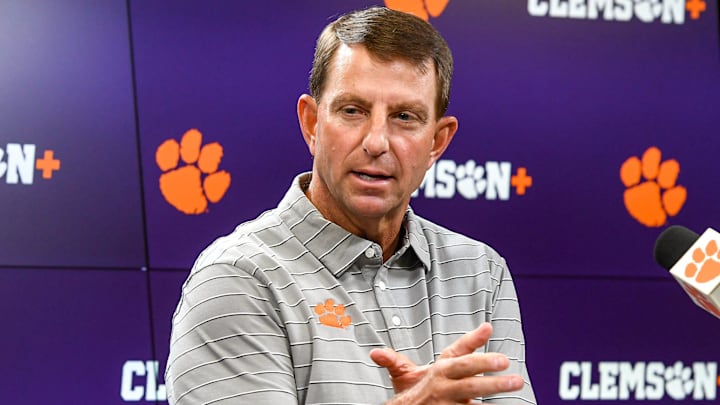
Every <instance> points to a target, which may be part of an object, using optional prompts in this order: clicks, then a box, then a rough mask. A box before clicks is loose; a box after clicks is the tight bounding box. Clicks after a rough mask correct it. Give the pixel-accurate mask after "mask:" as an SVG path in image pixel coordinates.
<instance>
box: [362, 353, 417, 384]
mask: <svg viewBox="0 0 720 405" xmlns="http://www.w3.org/2000/svg"><path fill="white" fill-rule="evenodd" d="M370 358H371V359H372V361H374V362H375V363H376V364H377V365H378V366H380V367H385V368H386V369H387V370H388V372H389V373H390V377H392V378H397V377H400V376H402V375H404V374H407V373H409V372H410V371H412V370H414V369H415V368H416V366H415V363H413V362H412V361H411V360H410V359H409V358H407V356H405V355H403V354H400V353H398V352H396V351H395V350H392V349H373V350H371V351H370Z"/></svg>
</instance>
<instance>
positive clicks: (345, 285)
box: [165, 175, 535, 405]
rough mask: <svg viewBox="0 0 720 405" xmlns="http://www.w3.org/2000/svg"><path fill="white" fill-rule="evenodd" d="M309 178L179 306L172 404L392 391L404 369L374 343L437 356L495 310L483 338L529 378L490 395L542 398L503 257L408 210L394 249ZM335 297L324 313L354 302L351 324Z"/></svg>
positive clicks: (350, 397) (340, 398)
mask: <svg viewBox="0 0 720 405" xmlns="http://www.w3.org/2000/svg"><path fill="white" fill-rule="evenodd" d="M305 176H306V175H305ZM300 182H304V183H307V182H308V179H307V177H304V178H303V177H302V176H301V177H299V178H296V179H295V181H294V183H293V186H292V187H291V188H290V190H289V191H288V193H287V194H286V196H285V198H284V199H283V200H282V201H281V203H280V204H279V205H278V207H277V208H276V209H274V210H271V211H268V212H266V213H264V214H262V215H261V216H259V217H258V218H256V219H255V220H252V221H249V222H246V223H244V224H242V225H240V226H238V227H237V228H236V230H235V231H234V232H233V233H231V234H230V235H227V236H224V237H221V238H219V239H218V240H216V241H215V242H214V243H213V244H212V245H211V246H209V247H208V248H207V249H206V250H205V251H204V252H203V253H202V254H201V255H200V256H199V257H198V259H197V261H196V263H195V265H194V266H193V269H192V271H191V272H190V275H189V276H188V279H187V281H186V282H185V284H184V285H183V290H182V297H181V300H180V302H179V304H178V307H177V309H176V311H175V313H174V315H173V330H172V336H171V347H170V357H169V359H168V363H167V370H166V375H165V380H166V384H167V389H168V397H169V401H170V403H171V404H183V405H185V404H188V405H189V404H200V403H213V404H234V403H253V402H257V403H271V402H276V403H282V404H292V403H300V404H304V403H307V404H321V403H333V404H342V403H373V404H380V403H383V402H385V401H386V400H387V399H389V398H390V397H391V396H392V395H393V390H392V383H391V382H390V379H389V376H388V374H387V371H386V370H385V369H383V368H381V367H379V366H377V365H376V364H374V363H373V362H372V360H370V357H369V352H370V350H372V349H373V348H380V347H392V348H394V349H395V350H397V351H399V352H401V353H403V354H405V355H406V356H408V357H409V358H410V359H411V360H413V361H414V362H415V363H416V364H430V363H432V362H434V361H435V359H436V358H437V356H439V355H440V353H441V352H442V350H443V349H444V348H446V347H447V346H448V345H450V344H451V343H452V342H454V341H455V340H457V339H458V338H459V337H460V336H462V335H463V334H464V333H466V332H468V331H470V330H472V329H474V328H476V327H477V326H478V325H479V324H480V323H481V322H483V321H487V322H491V323H492V324H493V327H494V334H493V337H492V339H491V340H490V341H489V342H488V343H487V345H486V347H483V348H481V349H480V350H482V351H488V352H490V351H492V352H502V353H504V354H506V355H507V356H508V358H509V359H510V362H511V367H510V369H509V370H508V372H513V373H518V374H521V375H522V376H523V377H524V379H525V381H526V384H525V389H523V390H522V391H519V392H516V393H507V394H502V395H497V396H493V397H492V398H485V399H486V400H492V402H493V403H495V404H516V403H528V404H533V403H535V399H534V396H533V392H532V387H531V385H530V380H529V378H528V376H527V371H526V367H525V355H524V351H525V342H524V337H523V333H522V326H521V320H520V313H519V306H518V301H517V298H516V294H515V289H514V286H513V282H512V278H511V277H510V274H509V273H508V271H507V267H506V265H505V261H504V260H503V258H502V257H500V256H499V255H498V254H497V253H496V252H495V251H494V250H492V249H491V248H489V247H488V246H486V245H484V244H482V243H480V242H477V241H474V240H471V239H469V238H467V237H465V236H462V235H459V234H457V233H454V232H451V231H449V230H447V229H444V228H442V227H440V226H438V225H435V224H432V223H431V222H429V221H427V220H424V219H422V218H420V217H418V216H416V215H415V214H414V213H413V212H412V210H408V213H407V216H406V221H405V233H404V235H405V236H404V238H403V241H402V243H401V247H400V249H398V251H397V252H396V253H395V255H394V256H393V257H392V258H390V259H389V260H388V261H387V262H386V263H383V262H382V252H381V250H380V247H379V246H378V245H377V244H375V243H373V242H371V241H368V240H365V239H362V238H359V237H357V236H355V235H352V234H350V233H348V232H347V231H345V230H344V229H342V228H340V227H339V226H337V225H336V224H333V223H331V222H328V221H326V220H325V219H324V218H323V217H322V216H321V215H320V213H319V212H318V211H317V210H316V209H315V207H314V206H313V205H312V204H311V203H310V202H309V200H307V198H306V197H305V195H304V193H303V191H302V190H301V189H300V186H299V184H300ZM368 256H369V257H368ZM327 300H332V303H333V304H334V305H335V306H331V308H330V310H331V312H329V313H324V314H323V315H329V316H333V317H335V318H337V319H340V318H342V317H344V316H349V317H350V319H351V322H350V324H349V325H348V326H347V327H344V328H340V327H332V326H327V325H326V324H324V323H322V322H321V321H320V317H319V315H318V313H316V306H318V305H324V304H325V303H326V302H327ZM339 304H341V305H342V306H343V307H342V308H339V307H337V305H339ZM333 311H334V312H333Z"/></svg>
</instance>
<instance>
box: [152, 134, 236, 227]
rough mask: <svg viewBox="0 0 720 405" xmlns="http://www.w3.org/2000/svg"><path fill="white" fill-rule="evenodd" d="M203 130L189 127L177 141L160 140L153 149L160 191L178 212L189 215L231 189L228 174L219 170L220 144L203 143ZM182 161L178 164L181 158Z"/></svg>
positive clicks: (199, 210) (220, 158)
mask: <svg viewBox="0 0 720 405" xmlns="http://www.w3.org/2000/svg"><path fill="white" fill-rule="evenodd" d="M202 137H203V135H202V133H201V132H200V131H198V130H197V129H190V130H188V131H187V132H185V134H184V135H183V136H182V139H181V140H180V143H178V142H177V141H176V140H175V139H168V140H166V141H165V142H163V143H162V144H161V145H160V146H159V147H158V148H157V151H156V152H155V162H156V163H157V165H158V167H159V168H160V170H162V171H163V174H162V175H161V176H160V192H162V195H163V197H165V200H166V201H167V202H168V203H169V204H170V205H172V206H173V207H175V208H176V209H177V210H178V211H180V212H182V213H184V214H188V215H198V214H203V213H205V212H207V211H208V202H212V203H216V202H218V201H220V200H221V199H222V198H223V196H224V195H225V192H226V191H227V190H228V188H230V180H231V177H230V173H228V172H226V171H225V170H220V171H218V168H219V166H220V161H221V160H222V157H223V147H222V145H220V144H219V143H217V142H212V143H209V144H206V145H205V146H202V147H201V145H202ZM181 159H182V161H183V162H184V163H185V165H184V166H182V167H178V166H179V163H180V160H181Z"/></svg>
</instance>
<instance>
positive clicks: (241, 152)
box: [0, 0, 720, 404]
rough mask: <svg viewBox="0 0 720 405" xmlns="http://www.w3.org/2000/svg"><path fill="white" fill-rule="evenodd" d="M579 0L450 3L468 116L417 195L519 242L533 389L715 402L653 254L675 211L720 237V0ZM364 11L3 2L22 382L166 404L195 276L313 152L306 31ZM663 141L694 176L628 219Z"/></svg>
mask: <svg viewBox="0 0 720 405" xmlns="http://www.w3.org/2000/svg"><path fill="white" fill-rule="evenodd" d="M423 1H425V0H423ZM427 1H429V0H427ZM697 1H700V0H696V1H693V0H689V1H688V2H687V3H688V4H691V3H692V4H696V3H697ZM418 2H421V1H420V0H418ZM406 3H411V1H408V2H406ZM551 3H552V4H551ZM572 3H573V4H575V5H576V6H574V7H573V8H570V7H569V6H570V3H569V2H567V1H564V0H560V1H558V2H555V1H553V2H550V1H548V0H518V1H512V2H511V1H507V0H485V1H473V0H452V1H450V2H449V4H448V6H447V7H446V9H445V10H444V12H443V13H442V14H441V15H439V16H437V17H431V18H430V22H431V23H432V24H433V25H434V26H435V27H437V28H438V29H439V30H440V31H441V32H442V33H443V35H444V36H445V37H446V39H447V41H448V43H449V44H450V47H451V48H452V49H453V52H454V57H455V64H456V71H455V79H454V84H453V89H452V93H453V94H452V97H451V105H450V111H449V113H451V114H453V115H456V116H457V117H458V118H459V120H460V130H459V132H458V134H457V136H456V138H455V140H454V141H453V144H452V145H451V146H450V148H449V149H448V151H447V152H446V154H445V155H444V156H443V158H442V161H441V162H440V163H438V165H436V167H434V168H433V169H431V171H430V173H429V175H428V177H426V182H425V183H424V185H423V186H422V187H421V189H420V190H419V192H418V196H417V197H416V198H415V199H414V200H413V201H412V205H413V207H414V209H415V210H416V211H417V212H418V213H419V214H421V215H423V216H425V217H428V218H430V219H432V220H434V221H437V222H439V223H441V224H443V225H445V226H447V227H449V228H452V229H455V230H457V231H460V232H463V233H466V234H468V235H470V236H472V237H475V238H477V239H480V240H483V241H486V242H487V243H489V244H490V245H492V246H493V247H494V248H496V249H497V250H498V251H500V253H501V254H502V255H504V256H505V257H506V258H507V260H508V263H509V265H510V268H511V270H512V272H513V275H514V276H515V279H516V282H517V288H518V293H519V296H520V303H521V308H522V310H523V317H524V323H525V332H526V337H527V357H528V367H529V371H530V374H531V378H532V379H533V384H534V386H535V389H536V393H537V396H538V399H539V402H540V403H541V404H555V403H578V402H589V403H593V402H598V401H601V400H602V402H606V401H610V400H612V401H615V400H620V401H624V402H635V401H643V402H645V401H651V403H653V404H671V403H672V404H675V403H678V402H677V401H678V400H682V401H683V402H682V403H691V402H695V401H697V402H704V401H715V400H716V398H717V397H718V396H717V384H718V380H717V377H718V376H717V374H718V372H717V363H718V362H719V361H720V352H718V350H717V349H716V348H715V346H716V342H715V340H716V339H714V338H711V336H717V335H718V334H719V333H720V322H718V321H717V320H716V319H715V318H713V317H712V316H710V315H708V314H706V313H705V312H703V311H702V310H701V309H699V308H697V307H695V306H694V305H693V304H692V302H691V301H690V300H689V299H688V297H687V296H686V295H685V293H684V292H683V291H682V290H681V289H680V287H679V286H677V285H676V284H675V282H674V281H673V280H672V279H671V277H670V276H669V275H668V274H666V273H665V272H664V270H662V269H660V268H659V266H657V265H656V264H655V263H654V262H653V260H652V246H653V243H654V240H655V238H656V237H657V236H658V234H659V233H660V232H661V231H662V230H663V229H664V228H665V227H666V226H667V225H671V224H682V225H685V226H688V227H690V228H691V229H693V230H695V231H698V232H700V231H702V230H704V229H705V228H706V227H708V226H710V227H713V228H716V229H718V228H720V210H718V209H717V208H718V207H720V192H718V191H717V190H716V187H715V185H716V184H717V181H715V180H714V178H715V177H716V175H715V172H716V170H715V169H717V158H716V155H717V153H718V151H720V140H718V139H720V138H718V134H719V132H718V131H719V130H720V114H718V110H719V109H720V44H719V40H718V38H719V35H718V33H719V27H718V5H717V3H716V2H710V1H705V4H706V10H705V11H704V12H702V13H700V14H699V18H697V19H693V18H692V14H691V12H690V11H688V10H686V9H685V6H686V3H685V1H683V0H657V1H656V2H655V3H653V2H651V1H650V0H636V1H635V2H634V3H632V2H629V1H627V2H626V1H620V0H616V1H614V2H611V3H613V5H614V6H613V7H612V8H610V9H607V10H601V11H600V12H599V13H595V11H596V10H595V9H594V8H593V6H591V5H590V4H594V3H592V2H589V1H578V2H572ZM626 3H628V4H630V3H632V4H631V7H630V8H627V7H625V6H623V5H624V4H626ZM371 4H383V1H362V0H352V1H350V0H344V1H330V0H315V1H305V2H301V1H276V2H259V3H256V4H253V3H250V2H236V1H226V2H212V4H210V3H208V2H202V1H174V2H167V1H152V0H151V1H122V0H103V1H89V0H88V1H76V2H72V4H70V3H67V2H63V3H62V4H59V3H58V2H54V1H49V0H35V1H20V0H9V1H8V0H6V1H4V2H3V4H2V6H0V150H2V152H1V154H0V207H2V209H3V212H4V213H5V220H4V222H3V224H4V226H2V228H1V229H2V230H3V231H2V232H0V286H2V287H0V288H2V294H0V297H2V300H3V302H2V304H4V305H3V308H6V312H5V314H6V316H5V319H6V320H9V322H7V321H6V322H5V328H6V331H8V333H6V334H5V338H4V339H3V341H2V343H3V345H2V346H3V347H4V349H3V352H2V354H3V358H4V359H6V363H7V364H18V365H19V366H18V368H17V369H15V370H9V371H7V372H5V373H3V378H4V380H3V382H4V383H5V384H3V386H4V387H9V388H6V390H5V391H6V393H5V398H9V399H10V402H13V403H50V402H53V403H57V402H62V403H65V402H67V403H70V402H72V403H76V402H82V403H86V402H87V403H103V404H106V403H107V404H114V403H128V402H130V403H132V402H144V403H154V402H159V403H164V402H165V401H164V387H163V385H162V384H163V383H164V382H163V380H162V377H160V381H158V384H156V382H155V380H154V376H155V374H156V373H155V369H154V368H155V367H156V366H155V363H154V362H157V363H158V365H157V367H158V369H159V370H160V373H159V374H162V369H163V368H164V366H165V359H166V357H167V351H168V347H167V345H168V340H169V332H170V317H171V315H172V312H173V310H174V308H175V305H176V303H177V300H178V298H179V289H180V286H181V284H182V282H183V281H184V279H185V277H186V275H187V271H188V269H189V268H190V267H191V266H192V263H193V260H194V259H195V257H196V256H197V254H198V253H199V252H200V251H201V250H202V248H203V247H205V246H206V245H207V244H209V243H210V242H211V241H212V240H213V239H214V238H215V237H217V236H219V235H221V234H225V233H228V232H230V231H231V230H232V229H233V228H234V227H235V226H236V225H237V224H238V223H240V222H243V221H245V220H248V219H251V218H253V217H255V216H257V215H258V214H259V213H260V212H262V211H263V210H265V209H268V208H271V207H273V206H275V204H276V203H277V201H278V200H279V199H280V198H281V197H282V195H283V193H284V192H285V190H286V188H287V186H288V184H289V181H290V179H291V178H292V176H294V175H295V174H297V173H298V172H300V171H304V170H308V169H309V168H310V165H311V160H310V156H309V153H308V152H307V149H306V147H305V145H304V143H303V141H302V137H301V134H300V132H299V129H298V125H297V121H296V118H295V103H296V100H297V98H298V96H299V95H300V94H302V93H303V92H306V91H307V76H308V72H309V70H310V63H311V59H312V52H313V49H314V40H315V37H316V36H317V34H318V33H319V32H320V30H321V29H322V27H323V26H324V25H325V24H326V23H327V22H328V21H329V20H330V19H332V17H333V16H335V15H338V14H339V13H342V12H345V11H349V10H351V9H356V8H361V7H365V6H368V5H371ZM653 4H656V5H659V6H658V7H657V8H655V9H654V8H653ZM555 5H559V8H556V7H555ZM563 6H566V7H568V8H566V9H564V8H563ZM676 7H678V8H677V9H676ZM571 10H572V13H573V15H574V16H576V17H578V18H565V17H564V16H565V15H567V16H568V17H569V15H570V13H571ZM608 10H611V11H608ZM676 10H680V11H676ZM551 14H552V15H553V16H550V15H551ZM595 14H597V15H598V17H597V18H595V17H594V16H595ZM663 20H666V22H663ZM191 129H197V130H198V131H199V132H200V133H202V137H203V139H202V145H208V144H213V143H215V142H217V143H218V144H219V146H220V147H221V148H222V156H221V158H222V159H221V160H220V161H219V165H218V167H217V168H212V170H209V171H211V172H214V174H213V175H214V176H215V175H217V176H216V177H215V179H218V178H221V177H222V176H225V177H226V178H229V179H230V182H229V187H227V186H225V187H223V186H222V184H221V185H220V186H215V187H211V186H208V187H206V188H205V191H206V192H208V193H211V194H212V193H215V195H216V198H214V199H213V201H209V202H208V201H207V200H206V199H205V197H204V195H203V194H202V190H203V189H201V188H199V187H200V186H199V185H198V188H197V189H192V187H190V186H188V184H192V182H193V181H195V180H196V178H197V175H196V174H193V173H192V170H194V169H192V168H190V169H187V170H186V171H185V172H183V173H180V172H174V171H173V170H174V169H176V163H175V161H174V159H175V160H177V153H175V154H173V150H172V146H169V149H166V150H164V151H165V152H166V153H164V154H162V156H161V157H162V158H161V159H160V160H159V162H160V163H158V159H157V154H156V152H157V150H158V148H159V147H160V145H162V144H164V143H165V142H168V141H169V142H170V144H171V143H172V142H173V140H175V141H178V142H179V141H180V140H181V138H182V137H183V134H185V133H186V132H187V131H189V130H191ZM170 144H165V145H170ZM651 146H655V147H657V148H659V149H660V150H661V151H662V160H663V161H665V160H668V159H675V160H676V161H677V162H678V164H679V167H680V172H679V175H678V177H677V184H679V185H682V186H684V187H685V189H686V190H687V199H686V200H685V201H684V203H682V204H679V205H680V206H679V210H678V212H677V213H676V215H674V216H668V217H667V221H666V222H664V223H662V224H659V226H647V225H646V224H643V223H642V222H643V221H641V220H638V219H636V216H637V215H631V213H630V212H629V210H628V208H626V205H625V202H624V194H625V192H626V189H627V188H628V187H627V186H626V185H625V184H624V183H623V181H621V178H620V170H621V166H622V165H623V162H625V161H626V159H628V158H629V157H631V156H638V157H640V156H642V154H643V153H644V152H645V150H647V149H648V148H649V147H651ZM210 148H212V147H210ZM210 148H209V149H206V151H207V153H208V155H207V156H209V154H211V153H212V150H210ZM215 148H216V155H218V156H216V157H217V158H219V157H220V156H219V153H217V150H219V148H218V147H217V145H216V146H215ZM46 151H52V152H53V155H52V157H50V156H49V155H47V154H46ZM205 153H206V152H203V154H205ZM38 160H40V162H38ZM55 161H57V163H54V162H55ZM190 161H193V159H190ZM38 164H39V165H40V166H38ZM53 165H55V166H53ZM57 165H59V167H57ZM183 166H185V163H184V162H183V161H182V160H181V161H180V163H179V164H177V168H180V167H183ZM42 167H47V169H46V170H45V171H46V172H47V175H48V176H51V177H50V178H43V170H42ZM477 168H480V169H477ZM521 168H525V170H526V173H527V175H528V176H531V177H532V185H531V186H530V187H528V188H527V189H526V190H525V192H524V194H522V193H521V191H522V190H521V189H520V188H516V187H514V186H513V185H512V184H511V183H512V176H513V175H519V174H520V173H521ZM184 170H185V169H184ZM222 173H224V174H222ZM193 176H195V177H193ZM203 176H204V175H203ZM642 181H644V180H642ZM177 183H181V184H182V186H180V187H184V188H178V186H177ZM221 183H222V182H221ZM198 192H199V194H198ZM649 198H650V199H651V200H652V199H653V198H654V199H655V200H658V201H659V198H660V196H659V195H657V194H655V195H650V196H649ZM656 202H657V201H656ZM631 204H635V205H634V208H632V209H631V211H632V210H636V211H637V210H638V209H639V210H640V211H643V212H646V211H647V209H641V208H638V206H639V205H640V204H641V203H640V202H637V201H635V202H633V203H631ZM193 210H196V211H200V212H199V213H197V214H187V213H186V212H190V211H193ZM633 212H635V211H633ZM660 222H662V221H660ZM713 367H715V368H714V369H713ZM688 370H689V371H688ZM683 373H684V374H683ZM713 373H714V374H713ZM678 376H679V377H678ZM713 379H714V380H713ZM38 381H43V382H45V383H46V384H47V385H46V386H45V387H46V388H43V389H42V390H38V389H37V382H38ZM708 381H710V382H708ZM628 387H632V388H631V389H630V388H628ZM626 391H627V398H625V397H623V395H624V392H626Z"/></svg>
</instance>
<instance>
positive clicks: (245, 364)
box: [165, 264, 297, 405]
mask: <svg viewBox="0 0 720 405" xmlns="http://www.w3.org/2000/svg"><path fill="white" fill-rule="evenodd" d="M276 308H277V303H276V302H274V299H273V297H272V294H271V293H270V291H269V289H268V288H267V286H266V285H264V284H263V283H262V282H261V281H259V280H257V279H256V278H255V277H253V276H251V275H250V274H248V273H247V272H244V271H242V270H240V269H238V268H237V267H234V266H231V265H226V264H213V265H210V266H208V267H204V268H202V269H195V270H194V271H193V272H192V273H191V275H190V277H189V278H188V280H187V281H186V282H185V284H184V285H183V288H182V296H181V298H180V302H179V303H178V306H177V309H176V310H175V313H174V314H173V320H172V334H171V337H170V355H169V358H168V361H167V368H166V371H165V383H166V387H167V392H168V401H169V403H170V404H177V405H190V404H193V405H194V404H241V403H242V404H252V403H277V404H296V403H297V394H296V390H295V378H294V375H293V366H292V359H291V357H290V349H289V347H288V339H287V336H286V333H285V329H284V327H283V324H282V322H281V320H280V318H279V316H278V314H277V312H276Z"/></svg>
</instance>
